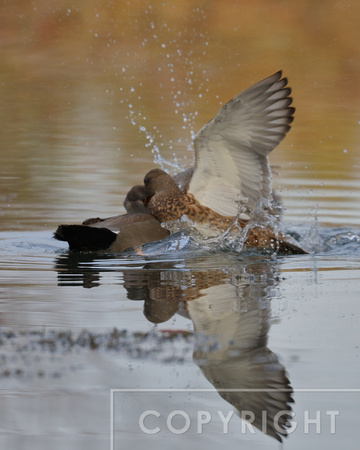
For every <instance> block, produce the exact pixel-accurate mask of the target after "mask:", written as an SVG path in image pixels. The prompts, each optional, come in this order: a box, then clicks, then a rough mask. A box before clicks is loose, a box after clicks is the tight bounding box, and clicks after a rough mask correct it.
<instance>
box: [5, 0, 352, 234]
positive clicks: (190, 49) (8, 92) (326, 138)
mask: <svg viewBox="0 0 360 450" xmlns="http://www.w3.org/2000/svg"><path fill="white" fill-rule="evenodd" d="M359 17H360V3H359V2H358V1H355V0H350V1H335V0H326V1H325V0H321V1H317V2H314V1H310V0H302V1H301V2H289V1H285V0H284V1H280V0H276V1H273V2H269V1H266V0H258V1H250V0H246V1H235V0H233V1H230V0H224V1H221V2H220V1H199V0H197V1H194V0H181V1H171V2H168V1H156V0H149V1H136V0H135V1H128V2H125V1H115V0H114V1H111V0H96V1H95V0H88V1H86V2H85V1H69V0H56V1H51V0H46V1H45V0H31V1H30V0H26V1H20V0H2V2H1V6H0V90H1V104H0V120H1V125H2V126H1V128H2V132H1V148H0V152H1V169H0V176H1V182H0V183H1V184H0V220H1V223H2V229H6V230H14V229H16V230H23V229H25V228H26V229H39V228H40V229H42V228H43V227H49V231H50V230H52V228H54V226H55V225H56V224H57V223H58V222H61V221H72V222H80V221H82V220H83V219H85V218H86V217H89V216H92V215H93V214H96V215H100V216H106V215H112V214H115V213H118V212H119V213H120V212H122V211H123V208H122V199H123V197H124V195H125V194H126V192H127V190H128V189H129V188H130V187H131V186H132V185H133V184H137V183H139V182H141V181H142V178H143V176H144V174H145V173H146V172H147V171H148V170H149V169H150V168H152V167H153V166H154V162H153V161H154V157H156V156H157V157H159V152H161V155H162V156H163V157H164V158H166V160H167V161H169V163H170V164H173V165H174V167H170V165H165V167H167V168H170V169H171V171H172V172H173V171H174V170H176V167H177V170H178V169H179V166H181V167H186V166H189V165H190V164H192V162H193V154H192V150H191V140H192V135H193V133H196V132H197V131H198V130H199V129H200V128H201V127H202V126H203V125H204V124H205V123H206V122H207V121H208V120H210V119H211V118H212V117H213V116H214V115H215V114H216V112H217V111H218V109H219V107H220V105H221V104H224V103H225V102H226V101H228V100H229V99H230V98H232V97H234V96H235V95H236V94H238V93H239V92H240V91H242V90H243V89H245V88H247V87H248V86H250V85H251V84H253V83H255V82H257V81H259V80H261V79H263V78H265V77H267V76H269V75H271V74H273V73H274V72H276V71H278V70H279V69H282V70H283V71H284V75H285V76H287V77H288V79H289V85H290V86H291V87H292V88H293V97H294V106H295V107H296V115H295V121H294V125H293V128H292V130H291V132H290V133H289V135H288V136H287V138H286V139H285V140H284V141H283V142H282V143H281V144H280V146H279V148H278V149H277V150H276V151H275V152H274V154H273V155H272V157H271V162H272V164H274V165H276V166H279V169H278V170H279V173H280V176H279V177H278V179H277V184H279V187H278V188H279V190H280V191H281V192H282V194H283V196H284V197H285V203H286V205H287V206H288V209H289V215H290V217H293V218H294V220H304V216H306V215H309V214H310V215H311V212H310V210H311V209H312V208H315V205H317V206H316V207H318V208H319V211H318V214H319V217H320V219H321V220H322V222H323V223H330V224H334V223H338V224H350V223H351V224H355V223H356V224H357V225H358V224H359V218H360V214H359V212H358V209H359V208H358V205H359V197H360V194H359V189H360V181H359V173H358V172H359V164H360V150H359V140H360V83H359V73H360V58H359V56H360V48H359V47H360V44H359V42H360V31H359V29H360V27H359ZM175 166H176V167H175ZM292 208H293V210H292Z"/></svg>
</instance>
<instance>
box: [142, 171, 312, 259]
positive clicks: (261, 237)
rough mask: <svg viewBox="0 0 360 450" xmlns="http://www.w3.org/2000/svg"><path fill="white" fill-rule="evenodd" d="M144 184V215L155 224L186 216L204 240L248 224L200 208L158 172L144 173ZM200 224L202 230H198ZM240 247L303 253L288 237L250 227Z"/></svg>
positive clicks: (261, 228) (195, 200) (170, 179)
mask: <svg viewBox="0 0 360 450" xmlns="http://www.w3.org/2000/svg"><path fill="white" fill-rule="evenodd" d="M144 184H145V187H146V192H147V196H148V198H149V199H150V200H149V202H148V211H149V213H150V214H151V215H153V216H154V217H156V218H157V219H158V220H159V222H164V223H169V222H173V221H175V220H179V219H181V218H182V217H183V216H186V217H187V218H188V219H190V220H191V221H192V222H193V223H194V224H195V228H196V229H197V230H198V231H199V232H200V234H203V235H204V237H210V235H211V237H213V236H216V235H219V234H221V233H223V232H225V231H226V230H228V229H229V228H230V227H233V226H234V225H235V226H237V227H238V228H239V229H244V228H245V227H246V226H247V224H248V220H245V219H243V218H241V217H237V216H224V215H222V214H219V213H217V212H216V211H214V210H212V209H211V208H209V207H207V206H205V205H202V204H201V203H200V202H198V200H197V199H196V198H195V196H194V195H193V194H191V193H184V192H183V191H182V190H181V189H180V188H179V186H178V185H177V183H176V182H175V180H174V179H173V178H172V177H171V176H170V175H169V174H167V173H166V172H164V171H163V170H161V169H152V170H151V171H150V172H148V173H147V174H146V176H145V178H144ZM240 216H241V215H240ZM203 224H205V227H201V225H203ZM199 225H200V227H199ZM209 229H210V230H211V232H210V233H209ZM204 230H206V231H204ZM244 246H245V248H255V247H259V248H261V249H265V250H268V249H270V250H272V251H276V252H280V253H285V254H306V253H307V251H306V250H304V249H302V248H301V247H300V246H298V245H297V244H295V243H294V242H291V238H290V237H289V236H285V235H284V234H282V233H280V232H275V231H274V230H271V229H266V228H263V227H262V226H255V227H251V228H250V229H249V230H248V234H247V237H246V240H245V241H244Z"/></svg>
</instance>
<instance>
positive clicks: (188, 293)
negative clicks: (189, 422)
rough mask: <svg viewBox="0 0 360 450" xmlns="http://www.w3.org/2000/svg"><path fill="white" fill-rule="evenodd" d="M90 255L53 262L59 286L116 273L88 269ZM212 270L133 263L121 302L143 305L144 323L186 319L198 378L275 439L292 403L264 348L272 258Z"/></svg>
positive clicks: (201, 261)
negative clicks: (190, 327) (190, 328)
mask: <svg viewBox="0 0 360 450" xmlns="http://www.w3.org/2000/svg"><path fill="white" fill-rule="evenodd" d="M84 258H87V259H84ZM91 258H92V256H91V255H87V256H86V255H76V256H74V255H71V256H65V257H64V256H62V257H60V258H59V259H58V261H57V264H56V268H57V270H58V277H59V284H61V285H66V284H74V283H75V282H76V283H77V284H78V282H79V281H80V282H81V284H82V285H83V286H84V287H87V288H90V287H95V286H98V285H99V284H101V272H103V271H104V270H119V267H116V266H115V265H114V266H113V267H112V266H111V265H106V266H105V265H104V266H103V267H100V264H99V262H100V260H99V259H97V260H96V261H97V263H96V264H94V266H96V267H97V268H95V267H94V266H92V265H91V264H90V262H91ZM215 258H216V257H215ZM189 262H190V261H188V263H189ZM215 262H216V261H215ZM190 267H191V268H190ZM218 267H222V269H218V268H215V266H214V268H209V264H208V261H206V258H201V257H198V258H197V259H191V264H188V265H187V262H186V260H185V261H184V263H183V267H182V268H180V269H179V261H178V260H177V261H166V262H164V261H151V262H147V263H144V262H142V263H141V262H139V263H138V266H137V267H134V261H132V264H131V265H130V266H128V267H122V269H121V271H122V276H123V285H124V287H125V289H126V291H127V296H128V298H129V299H130V300H143V301H144V314H145V316H146V318H147V319H148V320H149V321H150V322H152V323H162V322H166V321H167V320H169V319H170V318H171V317H172V316H173V315H174V314H175V313H178V314H181V315H183V316H185V317H189V318H190V319H191V320H192V322H193V325H194V330H195V348H194V354H193V356H194V361H195V362H196V364H197V365H198V366H199V367H200V369H201V370H202V372H203V374H204V375H205V377H206V378H207V379H208V380H209V381H210V382H211V383H212V384H213V386H214V387H215V388H216V389H217V390H218V392H219V394H220V395H221V397H222V398H224V399H225V400H226V401H227V402H229V403H230V404H231V405H233V406H234V407H235V408H236V410H237V412H238V414H239V415H240V417H242V418H243V419H245V420H248V421H249V422H250V423H251V424H252V425H253V426H255V427H257V428H258V429H260V430H261V431H263V432H264V433H266V434H268V435H270V436H272V437H274V438H275V439H277V440H279V441H281V440H282V437H284V436H287V429H288V427H289V426H290V423H289V419H290V415H291V406H290V403H292V402H293V398H292V388H291V386H290V382H289V380H288V378H287V377H286V373H285V368H284V367H283V365H282V364H280V363H279V361H278V358H277V356H276V355H275V354H274V353H273V352H272V351H271V350H270V349H269V348H268V347H267V341H268V333H269V329H270V322H271V309H270V303H271V290H272V288H273V287H275V286H276V284H277V280H278V269H277V263H276V260H269V261H266V260H265V261H264V260H261V261H259V260H257V259H255V260H254V259H253V258H252V259H250V260H249V259H248V260H247V261H246V262H245V261H244V262H239V261H236V265H229V266H228V267H227V268H226V269H225V268H224V265H220V264H219V265H218Z"/></svg>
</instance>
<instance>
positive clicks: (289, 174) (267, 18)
mask: <svg viewBox="0 0 360 450" xmlns="http://www.w3.org/2000/svg"><path fill="white" fill-rule="evenodd" d="M150 3H151V4H149V5H148V6H146V8H145V7H144V5H143V4H141V2H140V3H139V2H134V3H132V4H129V5H123V4H122V3H121V2H118V3H116V2H107V1H104V2H100V3H99V2H93V1H89V2H86V5H85V4H84V5H69V4H67V3H66V2H62V1H60V2H58V4H57V6H56V7H54V6H53V5H51V4H49V2H45V1H40V0H39V1H36V2H30V3H29V2H23V1H19V2H4V4H3V5H2V6H1V13H2V14H1V15H0V20H1V25H2V26H1V27H0V35H1V44H0V54H1V58H0V67H1V71H0V72H1V75H0V81H1V83H0V92H1V95H2V102H1V104H0V119H1V123H2V136H1V144H0V152H1V154H0V155H1V166H0V202H1V208H0V221H1V222H0V226H1V230H0V278H1V287H0V325H1V329H0V379H1V389H2V390H1V392H0V393H1V402H0V423H1V427H0V428H1V434H0V443H1V444H0V446H1V448H19V449H39V450H40V449H48V448H53V449H54V450H55V449H64V448H74V449H83V448H84V449H85V448H86V449H87V450H90V449H98V448H101V449H107V448H112V449H113V450H115V449H120V448H121V449H127V448H134V447H135V448H136V449H142V448H149V447H150V448H159V449H162V448H169V447H170V446H172V447H174V448H177V447H180V446H182V447H185V448H189V449H192V450H193V449H198V448H204V446H205V445H206V447H207V448H209V449H213V448H219V446H221V445H223V446H226V447H227V448H229V449H232V448H234V449H235V448H239V446H241V448H246V449H262V448H279V447H280V444H279V443H278V440H276V439H274V437H271V436H275V437H276V433H277V434H279V430H276V429H275V430H274V429H273V428H272V427H271V426H268V427H267V429H265V425H264V424H266V421H265V420H262V421H260V424H259V422H258V418H259V415H260V417H261V419H264V418H263V417H262V416H261V414H262V412H263V411H266V414H267V417H270V418H274V416H276V414H278V413H281V411H282V410H283V409H284V410H286V411H290V414H291V415H293V414H294V417H293V419H292V423H293V428H290V430H289V436H288V437H287V438H285V439H284V441H285V443H284V448H289V449H303V448H305V447H306V446H308V447H309V448H320V449H321V448H324V449H325V448H326V449H338V448H339V447H340V446H342V447H344V448H357V447H356V446H357V440H358V432H357V430H358V425H359V419H358V417H359V404H360V385H359V370H360V362H359V361H360V350H359V346H360V340H359V336H360V335H359V320H360V318H359V316H360V308H359V292H360V227H359V225H360V213H359V211H360V209H359V205H360V176H359V170H358V169H359V165H360V152H359V121H360V107H359V105H360V102H359V97H360V88H359V83H358V73H359V63H358V42H359V31H358V30H359V27H358V17H359V13H360V12H359V11H358V10H359V5H358V3H357V2H355V1H350V2H349V1H347V2H345V1H340V2H339V1H330V2H326V3H325V2H323V3H324V4H322V3H321V2H320V3H316V4H314V2H310V1H309V2H308V1H304V2H298V3H296V5H295V3H294V4H291V5H290V4H289V5H285V4H284V3H283V2H272V3H271V4H270V3H269V2H265V1H261V2H257V3H256V5H255V4H254V5H253V4H252V3H251V2H245V3H244V2H242V3H241V5H240V4H239V5H238V4H235V3H234V4H232V3H229V2H219V3H217V2H212V3H211V2H210V3H207V4H204V5H202V6H201V5H200V6H199V4H198V2H197V3H196V4H195V3H194V2H191V1H190V2H185V3H184V2H174V4H173V7H172V8H171V7H170V6H169V5H167V4H165V3H163V2H150ZM280 68H283V70H284V74H285V75H286V76H288V77H289V84H290V86H291V87H292V88H293V97H294V105H295V107H296V109H297V110H296V113H295V121H294V124H293V127H292V129H291V131H290V133H289V135H288V136H287V137H286V139H285V140H284V141H283V142H282V143H281V144H280V146H279V148H278V149H276V150H275V152H274V153H273V155H271V164H272V165H273V173H274V185H275V188H276V190H277V191H278V192H279V193H280V195H281V197H282V202H283V205H284V214H283V226H284V228H285V229H286V230H288V231H289V232H290V233H291V234H292V235H293V236H295V237H296V238H297V239H299V240H300V242H301V243H302V245H304V246H305V247H306V248H308V249H309V250H310V254H309V255H301V256H279V255H270V254H264V253H259V252H242V251H239V250H240V247H239V246H238V245H227V246H224V245H219V244H218V243H217V244H212V245H208V244H207V243H204V242H198V241H196V240H195V239H192V238H190V237H189V236H188V235H186V234H177V235H175V236H172V237H171V238H169V239H167V240H165V241H163V242H161V243H155V244H150V245H148V246H146V247H144V249H143V253H144V255H143V256H138V255H135V254H133V253H131V252H129V253H125V254H123V255H112V256H106V255H94V254H83V255H71V254H69V253H68V251H67V247H66V245H65V244H63V243H59V242H57V241H55V240H54V239H53V238H52V233H53V231H54V229H55V228H56V226H57V225H58V224H59V223H81V222H82V221H83V220H84V219H86V218H88V217H94V216H100V217H107V216H111V215H113V214H119V213H121V212H123V207H122V201H123V198H124V196H125V194H126V192H127V191H128V189H129V188H130V187H131V186H132V185H134V184H137V183H140V182H141V181H142V178H143V176H144V174H145V173H146V172H147V171H148V170H149V169H150V168H152V167H154V166H156V165H158V164H162V165H163V166H164V167H165V168H167V169H170V171H171V172H172V173H173V172H175V171H179V170H181V169H182V168H186V167H189V166H190V165H191V164H192V163H193V151H192V148H191V138H192V135H193V133H195V132H196V131H198V130H199V129H200V128H201V127H202V126H203V124H205V123H206V122H207V121H208V120H210V119H211V118H212V117H213V116H214V115H215V114H216V112H217V110H218V109H219V107H220V105H221V104H223V103H225V102H226V101H227V100H229V99H230V98H232V97H233V96H234V95H236V94H237V93H238V92H240V91H241V90H243V89H245V88H246V87H248V86H250V85H251V84H252V83H254V82H256V81H258V80H260V79H262V78H264V77H266V76H268V75H270V74H272V73H274V72H276V71H277V70H278V69H280ZM146 411H152V413H151V414H148V415H147V416H144V417H143V419H144V420H143V422H141V420H140V417H141V415H142V414H143V413H144V412H146ZM154 411H155V413H154ZM179 411H180V412H179ZM219 411H220V413H219ZM233 411H243V413H244V414H245V416H246V417H245V418H247V419H249V420H248V422H246V421H243V420H241V419H240V418H239V417H238V415H237V413H236V414H234V415H232V412H233ZM244 411H245V412H244ZM157 413H159V414H160V416H159V417H158V416H157V415H156V414H157ZM252 413H253V414H254V417H252V416H251V414H252ZM288 414H289V413H288ZM171 415H173V417H172V416H171ZM169 417H170V419H169ZM281 417H285V415H283V416H282V415H281V414H280V416H279V420H280V422H281ZM224 418H228V422H227V424H228V428H226V426H225V424H224V422H226V420H225V419H224ZM252 419H253V420H252ZM140 422H141V423H142V427H141V423H140ZM249 422H252V423H253V425H254V424H256V426H254V427H250V426H247V425H246V423H249ZM295 424H296V425H297V427H296V429H294V428H295ZM157 427H159V428H160V430H159V432H157V433H155V432H154V430H157ZM281 431H282V430H281V428H280V433H281ZM152 433H154V434H152Z"/></svg>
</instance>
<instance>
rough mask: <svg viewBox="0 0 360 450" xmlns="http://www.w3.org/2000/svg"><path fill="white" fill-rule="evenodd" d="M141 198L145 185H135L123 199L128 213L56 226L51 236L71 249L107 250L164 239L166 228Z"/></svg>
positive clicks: (166, 232) (135, 246)
mask: <svg viewBox="0 0 360 450" xmlns="http://www.w3.org/2000/svg"><path fill="white" fill-rule="evenodd" d="M144 199H145V188H144V186H134V187H133V188H132V189H131V190H130V191H129V192H128V194H127V196H126V199H125V201H124V206H125V208H126V209H127V214H122V215H119V216H113V217H109V218H107V219H100V218H99V217H97V218H91V219H87V220H85V221H84V222H83V223H82V224H81V225H59V227H58V228H57V230H56V231H55V233H54V237H55V239H57V240H60V241H66V242H68V244H69V247H70V250H73V251H106V252H109V253H118V252H123V251H126V250H129V249H138V248H139V247H141V245H143V244H146V243H149V242H154V241H159V240H161V239H164V238H165V237H167V236H168V235H169V231H168V230H166V229H165V228H163V227H162V226H161V223H160V222H159V221H158V220H157V219H156V217H154V216H152V215H151V214H149V213H148V211H147V208H146V206H145V205H144Z"/></svg>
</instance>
